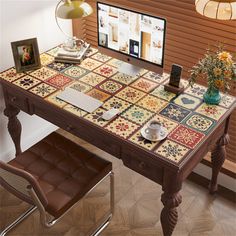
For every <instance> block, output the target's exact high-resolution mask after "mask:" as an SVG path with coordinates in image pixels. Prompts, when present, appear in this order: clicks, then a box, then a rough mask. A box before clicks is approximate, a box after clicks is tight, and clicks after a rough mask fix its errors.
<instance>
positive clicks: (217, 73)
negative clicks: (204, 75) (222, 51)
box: [213, 67, 222, 77]
mask: <svg viewBox="0 0 236 236" xmlns="http://www.w3.org/2000/svg"><path fill="white" fill-rule="evenodd" d="M213 72H214V75H215V76H216V77H217V76H220V75H221V74H222V70H221V69H220V68H217V67H216V68H214V70H213Z"/></svg>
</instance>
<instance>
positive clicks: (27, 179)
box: [0, 161, 48, 208]
mask: <svg viewBox="0 0 236 236" xmlns="http://www.w3.org/2000/svg"><path fill="white" fill-rule="evenodd" d="M0 185H2V186H3V187H4V188H5V189H6V190H7V191H9V192H11V193H12V194H14V195H15V196H16V197H18V198H20V199H22V200H23V201H26V202H28V203H29V204H32V205H35V202H34V200H33V199H32V196H31V194H30V192H29V189H30V188H33V190H34V192H35V194H36V195H37V197H38V199H39V200H40V202H41V203H42V205H43V206H44V208H46V206H47V204H48V202H47V198H46V196H45V194H44V192H43V191H42V189H41V187H40V186H39V184H38V182H37V180H36V179H35V177H34V176H33V175H31V174H30V173H28V172H26V171H24V170H22V169H19V168H16V167H14V166H12V165H9V164H7V163H4V162H2V161H0Z"/></svg>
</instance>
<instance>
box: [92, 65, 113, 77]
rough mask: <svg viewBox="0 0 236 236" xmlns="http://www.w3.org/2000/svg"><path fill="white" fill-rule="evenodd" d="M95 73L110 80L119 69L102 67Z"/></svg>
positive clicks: (107, 66)
mask: <svg viewBox="0 0 236 236" xmlns="http://www.w3.org/2000/svg"><path fill="white" fill-rule="evenodd" d="M94 72H96V73H97V74H99V75H103V76H105V77H107V78H109V77H111V76H112V75H114V74H115V73H116V72H117V69H116V68H115V67H112V66H109V65H102V66H100V67H98V68H97V69H96V70H94Z"/></svg>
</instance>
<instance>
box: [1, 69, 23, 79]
mask: <svg viewBox="0 0 236 236" xmlns="http://www.w3.org/2000/svg"><path fill="white" fill-rule="evenodd" d="M22 76H24V74H23V73H16V70H15V68H10V69H8V70H6V71H4V72H2V73H1V74H0V78H2V79H4V80H6V81H8V82H12V81H14V80H17V79H19V78H20V77H22Z"/></svg>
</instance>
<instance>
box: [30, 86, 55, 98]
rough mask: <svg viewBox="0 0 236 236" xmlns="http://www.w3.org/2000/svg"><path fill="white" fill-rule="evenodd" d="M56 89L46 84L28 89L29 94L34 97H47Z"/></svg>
mask: <svg viewBox="0 0 236 236" xmlns="http://www.w3.org/2000/svg"><path fill="white" fill-rule="evenodd" d="M56 90H57V89H56V88H55V87H53V86H50V85H48V84H46V83H41V84H39V85H37V86H35V87H34V88H32V89H30V92H32V93H34V94H35V95H38V96H39V97H43V98H44V97H47V96H48V95H50V94H52V93H53V92H55V91H56Z"/></svg>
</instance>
